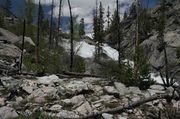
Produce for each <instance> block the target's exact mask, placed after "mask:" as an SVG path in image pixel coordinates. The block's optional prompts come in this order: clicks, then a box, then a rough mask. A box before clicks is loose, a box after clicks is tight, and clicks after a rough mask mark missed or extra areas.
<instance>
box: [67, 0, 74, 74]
mask: <svg viewBox="0 0 180 119" xmlns="http://www.w3.org/2000/svg"><path fill="white" fill-rule="evenodd" d="M68 5H69V12H70V22H71V53H70V55H71V59H70V71H73V61H74V46H73V41H74V29H73V16H72V11H71V4H70V1H69V0H68Z"/></svg>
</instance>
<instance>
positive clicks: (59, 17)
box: [56, 0, 62, 47]
mask: <svg viewBox="0 0 180 119" xmlns="http://www.w3.org/2000/svg"><path fill="white" fill-rule="evenodd" d="M61 9H62V0H60V2H59V14H58V27H57V32H58V34H57V35H58V37H57V38H56V47H57V46H58V40H61V36H60V28H61Z"/></svg>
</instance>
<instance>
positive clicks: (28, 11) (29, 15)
mask: <svg viewBox="0 0 180 119" xmlns="http://www.w3.org/2000/svg"><path fill="white" fill-rule="evenodd" d="M33 10H34V3H33V1H32V0H27V1H26V8H25V18H26V22H27V24H28V25H30V24H32V22H33Z"/></svg>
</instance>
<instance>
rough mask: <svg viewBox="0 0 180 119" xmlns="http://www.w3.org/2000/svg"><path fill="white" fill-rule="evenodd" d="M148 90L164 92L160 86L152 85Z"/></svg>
mask: <svg viewBox="0 0 180 119" xmlns="http://www.w3.org/2000/svg"><path fill="white" fill-rule="evenodd" d="M150 89H153V90H164V87H163V86H161V85H152V86H151V87H150Z"/></svg>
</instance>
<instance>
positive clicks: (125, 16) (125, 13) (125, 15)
mask: <svg viewBox="0 0 180 119" xmlns="http://www.w3.org/2000/svg"><path fill="white" fill-rule="evenodd" d="M127 17H128V16H127V12H126V11H125V12H124V16H123V18H124V19H126V18H127Z"/></svg>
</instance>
